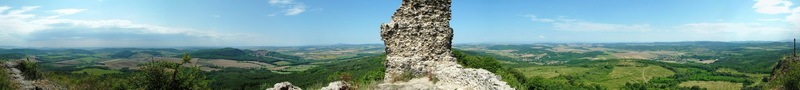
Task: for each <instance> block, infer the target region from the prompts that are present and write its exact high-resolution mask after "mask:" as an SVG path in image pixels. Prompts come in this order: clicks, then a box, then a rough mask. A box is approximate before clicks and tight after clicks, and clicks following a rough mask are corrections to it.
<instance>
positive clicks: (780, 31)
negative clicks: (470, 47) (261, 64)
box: [0, 0, 800, 47]
mask: <svg viewBox="0 0 800 90" xmlns="http://www.w3.org/2000/svg"><path fill="white" fill-rule="evenodd" d="M798 2H800V1H798V0H756V1H750V0H734V1H730V0H454V1H453V4H452V7H451V9H452V13H453V20H451V23H450V24H451V26H452V27H453V28H454V30H455V37H454V40H453V41H454V43H487V42H489V43H494V42H516V43H520V42H522V43H528V42H529V43H535V42H671V41H782V40H789V39H791V38H797V37H800V5H795V3H798ZM400 3H401V0H0V45H12V46H26V47H131V46H297V45H326V44H338V43H345V44H379V43H382V41H381V40H380V36H379V31H380V27H379V25H380V24H381V23H386V22H389V19H390V17H391V15H392V14H393V13H394V11H395V10H396V9H397V8H398V7H399V6H400ZM798 4H800V3H798Z"/></svg>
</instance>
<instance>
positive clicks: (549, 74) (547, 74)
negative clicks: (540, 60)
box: [517, 66, 592, 78]
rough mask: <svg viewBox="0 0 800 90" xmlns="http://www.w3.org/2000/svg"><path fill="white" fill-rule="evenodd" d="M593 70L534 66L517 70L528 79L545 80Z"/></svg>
mask: <svg viewBox="0 0 800 90" xmlns="http://www.w3.org/2000/svg"><path fill="white" fill-rule="evenodd" d="M591 69H592V68H584V67H570V66H533V67H525V68H517V70H519V71H520V72H522V73H524V74H525V76H526V77H534V76H539V77H543V78H553V77H556V76H558V75H572V74H580V73H585V72H587V71H588V70H591Z"/></svg>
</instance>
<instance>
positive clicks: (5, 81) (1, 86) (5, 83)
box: [0, 66, 15, 90]
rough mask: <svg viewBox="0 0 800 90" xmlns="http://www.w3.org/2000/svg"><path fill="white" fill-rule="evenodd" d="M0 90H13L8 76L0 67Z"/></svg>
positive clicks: (4, 69) (3, 68)
mask: <svg viewBox="0 0 800 90" xmlns="http://www.w3.org/2000/svg"><path fill="white" fill-rule="evenodd" d="M0 72H2V73H0V90H15V89H14V87H13V86H11V82H10V81H9V80H10V79H9V77H10V76H9V75H8V73H6V68H5V67H2V66H0Z"/></svg>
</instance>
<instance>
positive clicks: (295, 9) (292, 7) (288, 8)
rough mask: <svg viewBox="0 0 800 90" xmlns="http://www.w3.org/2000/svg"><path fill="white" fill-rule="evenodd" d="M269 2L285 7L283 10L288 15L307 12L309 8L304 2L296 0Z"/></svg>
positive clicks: (272, 0)
mask: <svg viewBox="0 0 800 90" xmlns="http://www.w3.org/2000/svg"><path fill="white" fill-rule="evenodd" d="M269 4H270V5H272V6H277V7H280V8H283V9H284V10H283V11H282V12H283V13H284V15H287V16H292V15H298V14H300V13H303V12H305V11H306V8H307V6H306V5H305V4H303V3H302V2H295V1H294V0H269Z"/></svg>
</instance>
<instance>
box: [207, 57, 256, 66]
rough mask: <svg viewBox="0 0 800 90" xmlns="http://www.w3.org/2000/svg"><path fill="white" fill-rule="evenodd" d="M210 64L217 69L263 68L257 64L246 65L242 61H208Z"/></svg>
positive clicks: (246, 63)
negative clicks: (217, 67)
mask: <svg viewBox="0 0 800 90" xmlns="http://www.w3.org/2000/svg"><path fill="white" fill-rule="evenodd" d="M208 62H209V63H210V64H213V65H215V66H219V67H237V68H260V67H263V66H261V65H259V64H253V63H248V62H244V61H234V60H225V59H214V60H208Z"/></svg>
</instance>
